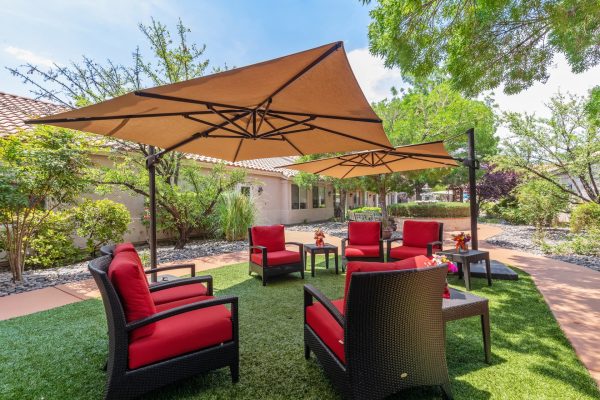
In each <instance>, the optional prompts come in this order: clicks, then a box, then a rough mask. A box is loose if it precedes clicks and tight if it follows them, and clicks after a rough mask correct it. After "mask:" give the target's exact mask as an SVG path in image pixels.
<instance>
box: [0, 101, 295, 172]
mask: <svg viewBox="0 0 600 400" xmlns="http://www.w3.org/2000/svg"><path fill="white" fill-rule="evenodd" d="M65 110H66V108H65V107H62V106H59V105H56V104H52V103H49V102H46V101H42V100H35V99H30V98H27V97H22V96H17V95H14V94H8V93H4V92H0V137H1V136H3V135H6V134H10V133H15V132H16V131H17V130H19V129H31V126H29V125H26V124H25V122H24V121H25V120H27V119H30V118H34V117H42V116H46V115H51V114H56V113H58V112H63V111H65ZM92 136H95V135H92ZM104 144H105V145H108V146H110V147H118V146H122V144H121V143H118V142H104ZM186 156H187V157H188V158H190V159H194V160H197V161H200V162H205V163H211V164H217V163H221V162H223V163H225V164H226V165H230V166H235V167H240V168H246V169H251V170H256V171H265V172H275V173H280V174H282V175H283V176H285V177H291V176H294V175H296V174H297V173H298V172H297V171H294V170H291V169H286V168H278V167H279V166H281V165H287V164H291V163H293V162H294V160H295V159H296V157H274V158H263V159H257V160H246V161H238V162H229V161H223V160H220V159H218V158H213V157H205V156H199V155H194V154H187V155H186Z"/></svg>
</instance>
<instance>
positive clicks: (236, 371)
mask: <svg viewBox="0 0 600 400" xmlns="http://www.w3.org/2000/svg"><path fill="white" fill-rule="evenodd" d="M229 371H231V383H238V382H239V381H240V365H239V361H236V362H235V363H233V364H231V365H230V366H229Z"/></svg>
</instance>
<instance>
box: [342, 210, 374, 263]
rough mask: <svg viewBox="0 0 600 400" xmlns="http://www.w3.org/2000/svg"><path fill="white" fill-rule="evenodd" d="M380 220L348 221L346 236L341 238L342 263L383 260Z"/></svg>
mask: <svg viewBox="0 0 600 400" xmlns="http://www.w3.org/2000/svg"><path fill="white" fill-rule="evenodd" d="M381 231H382V226H381V222H377V221H376V222H348V237H345V238H343V239H342V256H343V258H342V263H343V265H342V266H344V264H345V263H346V262H349V261H383V260H384V252H383V239H381V233H382V232H381Z"/></svg>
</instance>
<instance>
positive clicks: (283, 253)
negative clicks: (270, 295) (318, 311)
mask: <svg viewBox="0 0 600 400" xmlns="http://www.w3.org/2000/svg"><path fill="white" fill-rule="evenodd" d="M248 241H249V247H248V258H249V260H248V274H249V275H252V272H254V273H257V274H258V275H260V276H261V278H262V284H263V286H266V285H267V281H268V280H269V279H270V278H272V277H274V276H278V275H287V274H290V273H292V272H300V276H301V277H302V279H304V245H303V244H302V243H298V242H286V241H285V230H284V227H283V225H271V226H253V227H252V228H248ZM287 245H294V246H298V250H296V251H291V250H288V249H287V248H286V246H287Z"/></svg>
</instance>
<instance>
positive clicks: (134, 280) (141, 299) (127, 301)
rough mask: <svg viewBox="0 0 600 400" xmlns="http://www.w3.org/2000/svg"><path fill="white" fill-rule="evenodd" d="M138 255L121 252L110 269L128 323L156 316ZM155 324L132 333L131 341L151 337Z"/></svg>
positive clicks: (109, 273) (109, 274) (109, 276)
mask: <svg viewBox="0 0 600 400" xmlns="http://www.w3.org/2000/svg"><path fill="white" fill-rule="evenodd" d="M136 257H137V254H134V253H132V252H129V251H125V252H121V253H119V254H117V255H115V257H114V258H113V260H112V262H111V263H110V266H109V268H108V278H109V279H110V281H111V282H112V284H113V285H114V286H115V289H116V290H117V293H118V294H119V298H120V299H121V302H122V304H123V308H124V311H125V318H126V320H127V322H132V321H137V320H139V319H142V318H146V317H149V316H150V315H153V314H156V307H155V306H154V302H153V301H152V297H151V296H150V290H149V289H148V281H147V280H146V276H145V275H144V273H143V271H142V269H141V268H140V266H139V265H138V263H137V260H136V259H135V258H136ZM154 329H155V324H150V325H146V326H144V327H141V328H139V329H136V330H134V331H132V332H131V334H130V338H131V340H136V339H139V338H142V337H146V336H150V335H151V334H152V333H154Z"/></svg>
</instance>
